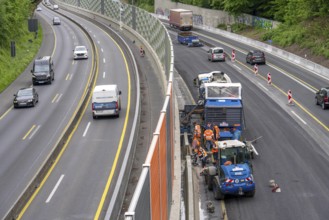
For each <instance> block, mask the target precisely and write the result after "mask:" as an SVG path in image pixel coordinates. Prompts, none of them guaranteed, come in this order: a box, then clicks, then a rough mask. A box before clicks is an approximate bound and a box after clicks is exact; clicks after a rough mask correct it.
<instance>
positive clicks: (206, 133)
mask: <svg viewBox="0 0 329 220" xmlns="http://www.w3.org/2000/svg"><path fill="white" fill-rule="evenodd" d="M203 136H204V137H205V138H206V140H207V141H211V140H213V139H214V132H213V131H212V130H210V129H207V130H205V131H204V133H203Z"/></svg>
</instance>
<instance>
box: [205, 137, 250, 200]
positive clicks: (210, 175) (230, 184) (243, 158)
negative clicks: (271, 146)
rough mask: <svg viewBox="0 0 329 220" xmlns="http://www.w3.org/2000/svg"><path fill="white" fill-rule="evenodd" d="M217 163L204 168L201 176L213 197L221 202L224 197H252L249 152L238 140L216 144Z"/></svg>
mask: <svg viewBox="0 0 329 220" xmlns="http://www.w3.org/2000/svg"><path fill="white" fill-rule="evenodd" d="M216 144H217V146H218V147H219V150H218V161H217V163H214V164H211V165H209V166H208V167H206V168H204V170H203V171H202V175H203V176H204V177H205V182H206V184H207V186H208V189H209V190H213V193H214V197H215V199H217V200H222V199H224V198H225V196H226V195H239V196H242V195H245V196H248V197H253V196H254V195H255V192H256V184H255V181H254V177H253V168H252V163H251V159H252V156H251V151H250V149H248V146H247V145H246V144H245V143H243V142H241V141H238V140H225V141H218V142H216Z"/></svg>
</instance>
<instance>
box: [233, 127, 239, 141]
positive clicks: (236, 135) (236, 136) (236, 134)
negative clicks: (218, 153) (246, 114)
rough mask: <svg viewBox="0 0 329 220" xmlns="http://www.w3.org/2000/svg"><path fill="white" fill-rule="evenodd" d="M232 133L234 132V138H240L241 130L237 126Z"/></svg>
mask: <svg viewBox="0 0 329 220" xmlns="http://www.w3.org/2000/svg"><path fill="white" fill-rule="evenodd" d="M232 133H233V140H240V137H241V131H240V130H239V129H236V127H233V129H232Z"/></svg>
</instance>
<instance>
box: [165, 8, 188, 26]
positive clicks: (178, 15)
mask: <svg viewBox="0 0 329 220" xmlns="http://www.w3.org/2000/svg"><path fill="white" fill-rule="evenodd" d="M169 25H170V26H171V27H174V28H178V29H180V30H182V31H189V30H191V29H192V28H193V12H192V11H191V10H186V9H170V14H169Z"/></svg>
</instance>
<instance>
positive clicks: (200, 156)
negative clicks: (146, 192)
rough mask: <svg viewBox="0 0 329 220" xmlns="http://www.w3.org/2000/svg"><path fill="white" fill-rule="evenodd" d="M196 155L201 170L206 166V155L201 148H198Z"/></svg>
mask: <svg viewBox="0 0 329 220" xmlns="http://www.w3.org/2000/svg"><path fill="white" fill-rule="evenodd" d="M198 155H199V158H200V159H201V163H202V168H205V167H206V164H207V158H208V154H207V152H206V151H205V150H204V149H203V148H202V147H201V146H200V147H199V152H198Z"/></svg>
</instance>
